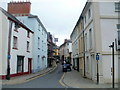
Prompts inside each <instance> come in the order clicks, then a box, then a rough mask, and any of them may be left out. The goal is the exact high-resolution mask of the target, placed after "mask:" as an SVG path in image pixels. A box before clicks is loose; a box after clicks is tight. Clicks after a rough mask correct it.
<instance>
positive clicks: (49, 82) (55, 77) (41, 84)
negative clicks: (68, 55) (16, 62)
mask: <svg viewBox="0 0 120 90" xmlns="http://www.w3.org/2000/svg"><path fill="white" fill-rule="evenodd" d="M62 75H63V72H62V65H58V67H57V68H56V69H55V70H54V71H52V72H50V73H48V74H47V75H44V76H42V77H39V78H36V79H34V80H31V81H29V82H26V83H22V84H16V85H3V86H2V88H65V87H64V86H62V85H61V84H60V83H59V80H60V79H61V77H62Z"/></svg>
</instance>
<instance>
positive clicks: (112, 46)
mask: <svg viewBox="0 0 120 90" xmlns="http://www.w3.org/2000/svg"><path fill="white" fill-rule="evenodd" d="M109 47H111V48H112V61H113V62H112V66H113V67H112V73H113V74H112V75H113V77H112V86H113V88H114V42H112V45H110V46H109Z"/></svg>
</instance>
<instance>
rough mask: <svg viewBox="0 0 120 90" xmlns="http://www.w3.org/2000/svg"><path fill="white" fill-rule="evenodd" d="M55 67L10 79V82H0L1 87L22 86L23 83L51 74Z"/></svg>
mask: <svg viewBox="0 0 120 90" xmlns="http://www.w3.org/2000/svg"><path fill="white" fill-rule="evenodd" d="M56 67H57V65H54V66H52V67H50V68H46V69H44V70H42V71H40V72H37V73H32V74H28V75H22V76H17V77H12V78H11V79H10V80H2V85H14V84H22V83H25V82H29V81H31V80H33V79H36V78H38V77H41V76H44V75H46V74H48V73H50V72H52V71H53V70H54V69H55V68H56Z"/></svg>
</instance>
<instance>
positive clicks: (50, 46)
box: [47, 32, 55, 67]
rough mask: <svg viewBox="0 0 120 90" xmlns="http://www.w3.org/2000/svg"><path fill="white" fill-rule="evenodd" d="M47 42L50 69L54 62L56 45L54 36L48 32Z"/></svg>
mask: <svg viewBox="0 0 120 90" xmlns="http://www.w3.org/2000/svg"><path fill="white" fill-rule="evenodd" d="M47 42H48V67H51V66H52V63H53V60H54V57H53V54H54V53H55V52H54V49H53V47H54V46H55V43H54V42H53V37H52V34H50V32H48V36H47Z"/></svg>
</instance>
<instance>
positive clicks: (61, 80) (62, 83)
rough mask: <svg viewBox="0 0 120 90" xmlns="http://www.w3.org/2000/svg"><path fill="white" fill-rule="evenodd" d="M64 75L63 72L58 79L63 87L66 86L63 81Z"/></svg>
mask: <svg viewBox="0 0 120 90" xmlns="http://www.w3.org/2000/svg"><path fill="white" fill-rule="evenodd" d="M64 77H65V73H63V75H62V77H61V79H60V80H59V83H60V84H61V85H62V86H63V87H65V88H68V86H67V85H65V83H64V82H63V79H64Z"/></svg>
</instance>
